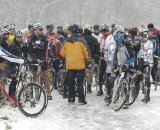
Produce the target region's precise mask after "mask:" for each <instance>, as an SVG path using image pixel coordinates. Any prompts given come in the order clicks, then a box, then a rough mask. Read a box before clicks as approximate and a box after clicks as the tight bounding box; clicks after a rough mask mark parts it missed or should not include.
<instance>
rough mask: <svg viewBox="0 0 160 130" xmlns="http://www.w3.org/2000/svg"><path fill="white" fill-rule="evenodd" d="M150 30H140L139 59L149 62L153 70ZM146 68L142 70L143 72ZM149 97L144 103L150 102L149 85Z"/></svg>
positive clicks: (143, 28)
mask: <svg viewBox="0 0 160 130" xmlns="http://www.w3.org/2000/svg"><path fill="white" fill-rule="evenodd" d="M147 36H148V29H147V28H146V27H141V29H140V30H139V38H140V40H141V49H140V51H139V57H138V58H142V59H143V60H144V61H145V62H146V61H147V62H149V65H150V67H151V69H150V70H152V66H153V62H154V61H153V50H154V49H153V48H154V47H153V43H152V42H151V41H150V40H149V39H148V37H147ZM143 69H144V68H142V71H143ZM148 91H149V95H148V96H149V97H148V99H146V98H144V99H142V101H146V100H147V101H150V84H149V88H148Z"/></svg>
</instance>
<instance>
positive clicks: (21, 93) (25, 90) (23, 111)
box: [18, 83, 48, 118]
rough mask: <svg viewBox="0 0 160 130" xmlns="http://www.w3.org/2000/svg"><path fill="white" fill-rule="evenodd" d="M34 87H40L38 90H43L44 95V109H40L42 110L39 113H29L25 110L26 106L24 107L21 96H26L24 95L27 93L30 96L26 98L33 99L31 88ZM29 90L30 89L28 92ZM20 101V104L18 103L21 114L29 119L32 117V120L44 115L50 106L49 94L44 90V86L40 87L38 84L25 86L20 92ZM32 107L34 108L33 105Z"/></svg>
mask: <svg viewBox="0 0 160 130" xmlns="http://www.w3.org/2000/svg"><path fill="white" fill-rule="evenodd" d="M34 86H36V87H38V88H39V89H40V90H41V92H42V94H43V96H44V102H43V104H42V108H40V110H39V111H38V112H35V113H29V112H27V111H26V110H25V109H24V106H23V104H22V102H21V96H24V95H23V94H24V93H26V94H28V95H26V96H30V98H31V95H30V94H31V93H29V88H33V87H34ZM27 89H28V90H27ZM22 98H23V97H22ZM32 98H33V97H32ZM25 100H26V99H25ZM30 100H31V99H30ZM18 101H19V103H18V109H19V110H20V112H21V113H22V114H23V115H25V116H27V117H31V118H36V117H38V116H40V115H42V114H43V113H44V112H45V110H46V108H47V105H48V98H47V93H46V91H45V89H44V88H43V87H42V86H40V85H39V84H36V83H29V84H27V85H26V86H25V87H24V86H23V87H22V88H21V89H20V91H19V94H18ZM30 102H31V101H30ZM25 103H27V102H26V101H25ZM31 107H32V105H31Z"/></svg>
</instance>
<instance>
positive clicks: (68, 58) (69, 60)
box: [60, 34, 90, 70]
mask: <svg viewBox="0 0 160 130" xmlns="http://www.w3.org/2000/svg"><path fill="white" fill-rule="evenodd" d="M60 54H61V56H62V57H63V58H64V59H65V62H66V68H67V70H82V69H85V61H86V60H89V58H90V52H89V49H88V46H87V43H86V41H85V40H84V38H83V37H80V36H78V35H77V34H72V36H71V37H69V38H67V39H66V41H65V42H64V44H63V46H62V49H61V51H60Z"/></svg>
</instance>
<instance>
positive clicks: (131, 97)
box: [128, 79, 137, 105]
mask: <svg viewBox="0 0 160 130" xmlns="http://www.w3.org/2000/svg"><path fill="white" fill-rule="evenodd" d="M129 85H130V86H129V99H128V105H132V104H133V103H134V102H135V100H136V98H137V89H136V85H135V80H134V79H131V81H130V83H129Z"/></svg>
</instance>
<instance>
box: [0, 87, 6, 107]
mask: <svg viewBox="0 0 160 130" xmlns="http://www.w3.org/2000/svg"><path fill="white" fill-rule="evenodd" d="M4 101H5V96H4V94H3V91H2V90H1V89H0V108H1V107H2V105H3V104H4Z"/></svg>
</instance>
